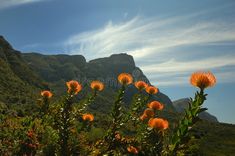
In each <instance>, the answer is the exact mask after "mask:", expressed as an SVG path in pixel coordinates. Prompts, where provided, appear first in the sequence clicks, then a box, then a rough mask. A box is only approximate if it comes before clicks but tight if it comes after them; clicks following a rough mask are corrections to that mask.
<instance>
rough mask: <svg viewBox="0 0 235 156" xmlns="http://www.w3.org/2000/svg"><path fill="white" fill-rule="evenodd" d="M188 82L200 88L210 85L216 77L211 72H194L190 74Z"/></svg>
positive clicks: (213, 83)
mask: <svg viewBox="0 0 235 156" xmlns="http://www.w3.org/2000/svg"><path fill="white" fill-rule="evenodd" d="M190 83H191V84H192V85H193V86H195V87H198V88H200V89H204V88H207V87H212V86H214V85H215V83H216V78H215V76H214V75H213V74H212V73H211V72H195V73H193V74H192V75H191V78H190Z"/></svg>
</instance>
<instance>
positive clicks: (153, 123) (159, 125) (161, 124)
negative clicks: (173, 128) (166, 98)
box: [148, 118, 169, 130]
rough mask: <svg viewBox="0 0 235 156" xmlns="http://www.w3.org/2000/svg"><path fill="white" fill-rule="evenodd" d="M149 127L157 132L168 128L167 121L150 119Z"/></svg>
mask: <svg viewBox="0 0 235 156" xmlns="http://www.w3.org/2000/svg"><path fill="white" fill-rule="evenodd" d="M148 125H149V127H151V128H154V129H158V130H165V129H167V128H168V127H169V123H168V121H167V120H164V119H161V118H152V119H150V120H149V122H148Z"/></svg>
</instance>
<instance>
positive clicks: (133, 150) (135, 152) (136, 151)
mask: <svg viewBox="0 0 235 156" xmlns="http://www.w3.org/2000/svg"><path fill="white" fill-rule="evenodd" d="M127 150H128V152H130V153H133V154H138V150H137V148H135V147H134V146H129V147H128V148H127Z"/></svg>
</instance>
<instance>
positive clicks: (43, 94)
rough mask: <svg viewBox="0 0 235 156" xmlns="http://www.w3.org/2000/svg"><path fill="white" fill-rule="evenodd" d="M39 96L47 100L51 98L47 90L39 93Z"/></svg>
mask: <svg viewBox="0 0 235 156" xmlns="http://www.w3.org/2000/svg"><path fill="white" fill-rule="evenodd" d="M41 96H43V97H45V98H48V99H49V98H51V97H52V93H51V92H50V91H48V90H44V91H42V92H41Z"/></svg>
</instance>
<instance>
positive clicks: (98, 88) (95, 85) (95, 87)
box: [91, 81, 104, 91]
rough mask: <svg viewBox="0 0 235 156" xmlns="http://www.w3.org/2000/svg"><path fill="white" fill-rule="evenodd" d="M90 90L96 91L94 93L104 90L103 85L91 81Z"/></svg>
mask: <svg viewBox="0 0 235 156" xmlns="http://www.w3.org/2000/svg"><path fill="white" fill-rule="evenodd" d="M91 89H93V90H96V91H102V90H103V89H104V84H103V83H102V82H100V81H92V82H91Z"/></svg>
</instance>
